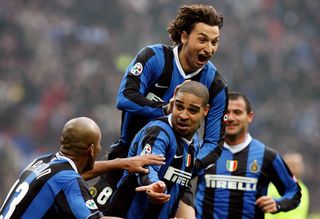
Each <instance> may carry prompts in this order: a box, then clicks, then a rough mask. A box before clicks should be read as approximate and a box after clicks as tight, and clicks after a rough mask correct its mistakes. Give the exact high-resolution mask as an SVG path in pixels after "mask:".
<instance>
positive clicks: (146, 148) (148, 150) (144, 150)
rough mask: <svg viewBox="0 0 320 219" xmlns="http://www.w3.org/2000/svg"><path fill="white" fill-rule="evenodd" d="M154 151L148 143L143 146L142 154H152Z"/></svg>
mask: <svg viewBox="0 0 320 219" xmlns="http://www.w3.org/2000/svg"><path fill="white" fill-rule="evenodd" d="M151 152H152V148H151V145H150V144H146V145H145V146H144V148H143V150H142V151H141V153H140V155H144V154H151Z"/></svg>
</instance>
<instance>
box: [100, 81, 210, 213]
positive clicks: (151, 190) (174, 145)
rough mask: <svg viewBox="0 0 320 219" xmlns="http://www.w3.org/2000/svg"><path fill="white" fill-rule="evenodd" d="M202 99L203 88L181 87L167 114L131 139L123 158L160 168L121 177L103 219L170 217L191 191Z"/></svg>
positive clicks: (192, 83)
mask: <svg viewBox="0 0 320 219" xmlns="http://www.w3.org/2000/svg"><path fill="white" fill-rule="evenodd" d="M208 99H209V92H208V90H207V88H206V87H205V86H204V85H203V84H201V83H199V82H196V81H188V82H184V83H183V84H182V85H181V86H180V87H178V88H177V90H176V92H175V95H174V100H173V102H172V104H173V109H172V113H171V114H170V115H169V116H165V117H161V118H159V119H156V120H154V121H152V122H150V123H148V124H147V125H146V126H144V127H143V128H142V129H141V130H140V131H139V132H138V133H137V135H136V136H135V138H134V140H133V142H132V144H131V146H130V149H129V155H128V156H129V157H131V156H136V155H142V154H157V155H163V156H164V157H165V158H166V164H165V165H162V166H159V165H152V166H149V167H148V168H149V170H150V171H149V173H148V174H139V175H137V174H130V173H128V172H125V174H124V176H123V177H122V178H121V180H120V182H119V184H118V188H117V190H116V191H115V193H114V194H113V196H111V202H110V203H109V205H108V206H107V208H108V209H107V211H106V214H107V215H112V216H118V217H125V218H134V219H138V218H159V219H161V218H172V217H174V216H175V214H176V210H177V207H178V204H179V203H180V198H181V197H182V194H183V192H184V191H185V190H188V191H190V190H191V188H190V179H191V174H192V169H193V167H194V161H195V156H196V155H197V153H198V151H199V149H200V145H199V139H198V138H199V136H198V134H197V133H196V131H197V129H198V128H199V127H200V124H201V121H202V120H203V119H204V117H205V116H206V115H207V113H208V111H209V104H208ZM139 186H142V187H139ZM136 187H138V188H136ZM135 188H136V191H139V192H138V193H137V192H136V191H135ZM144 191H145V193H144ZM190 216H191V215H190Z"/></svg>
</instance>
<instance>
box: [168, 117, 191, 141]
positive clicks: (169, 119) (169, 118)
mask: <svg viewBox="0 0 320 219" xmlns="http://www.w3.org/2000/svg"><path fill="white" fill-rule="evenodd" d="M171 120H172V114H169V115H168V122H169V124H170V126H171V127H172V128H173V126H172V121H171ZM193 138H194V137H193ZM193 138H192V139H193ZM180 139H181V140H182V141H184V142H185V143H186V144H187V145H188V146H189V145H190V144H191V143H192V139H191V140H190V141H189V140H188V139H186V138H183V137H180Z"/></svg>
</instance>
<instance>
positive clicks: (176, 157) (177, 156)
mask: <svg viewBox="0 0 320 219" xmlns="http://www.w3.org/2000/svg"><path fill="white" fill-rule="evenodd" d="M182 157H183V155H176V154H175V155H174V157H173V158H174V159H179V158H182Z"/></svg>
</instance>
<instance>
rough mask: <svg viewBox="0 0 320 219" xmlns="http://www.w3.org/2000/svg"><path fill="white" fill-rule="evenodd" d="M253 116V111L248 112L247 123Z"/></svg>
mask: <svg viewBox="0 0 320 219" xmlns="http://www.w3.org/2000/svg"><path fill="white" fill-rule="evenodd" d="M253 116H254V113H253V112H250V113H248V122H249V123H251V122H252V120H253Z"/></svg>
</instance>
